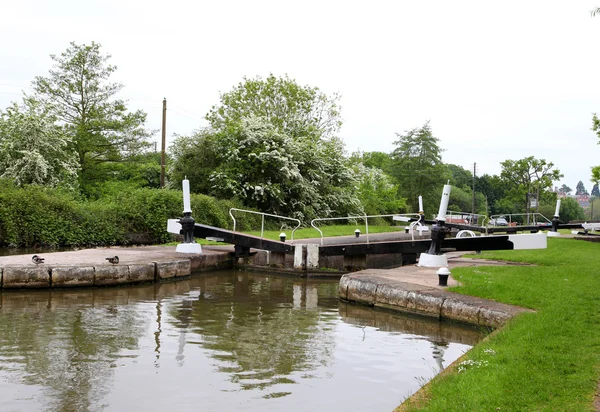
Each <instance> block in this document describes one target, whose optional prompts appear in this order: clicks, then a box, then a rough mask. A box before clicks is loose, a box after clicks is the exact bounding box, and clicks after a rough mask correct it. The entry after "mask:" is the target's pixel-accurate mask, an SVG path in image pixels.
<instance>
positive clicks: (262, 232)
mask: <svg viewBox="0 0 600 412" xmlns="http://www.w3.org/2000/svg"><path fill="white" fill-rule="evenodd" d="M234 210H235V211H236V212H245V213H253V214H255V215H261V216H262V219H261V226H260V238H261V239H262V238H263V237H264V233H265V216H270V217H276V218H278V219H285V220H293V221H295V222H298V225H297V226H296V227H295V228H294V229H293V230H292V238H291V239H290V240H294V232H295V231H296V229H298V228H299V227H300V225H301V224H302V222H300V220H299V219H295V218H293V217H287V216H279V215H272V214H270V213H264V212H256V211H254V210H246V209H237V208H235V207H232V208H230V209H229V216H231V219H233V231H234V232H235V227H236V223H237V222H236V220H235V217H234V216H233V213H231V212H232V211H234Z"/></svg>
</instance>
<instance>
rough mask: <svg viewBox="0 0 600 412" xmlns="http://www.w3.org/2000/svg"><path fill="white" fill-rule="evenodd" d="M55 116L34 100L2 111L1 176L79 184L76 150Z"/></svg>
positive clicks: (18, 181) (47, 183)
mask: <svg viewBox="0 0 600 412" xmlns="http://www.w3.org/2000/svg"><path fill="white" fill-rule="evenodd" d="M55 121H56V119H55V117H54V116H53V115H52V114H50V113H48V111H47V110H45V107H43V105H41V104H40V103H39V102H38V101H36V100H34V99H25V100H24V104H23V105H22V106H18V105H17V104H16V103H13V105H12V106H10V107H8V108H7V109H6V111H5V112H2V111H0V173H1V174H0V177H1V178H8V179H13V180H14V182H15V183H16V184H17V185H19V186H22V185H25V184H36V185H40V186H50V187H55V186H62V187H68V188H74V187H75V186H76V183H77V171H78V167H79V165H78V163H77V157H76V153H75V152H73V151H72V150H71V149H70V148H69V147H68V146H69V143H70V140H69V138H68V136H66V135H65V134H64V133H63V131H62V130H61V128H60V127H58V126H57V125H56V124H55Z"/></svg>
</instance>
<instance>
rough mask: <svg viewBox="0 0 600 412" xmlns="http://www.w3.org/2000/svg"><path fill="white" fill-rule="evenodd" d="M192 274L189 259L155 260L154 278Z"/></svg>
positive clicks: (161, 278)
mask: <svg viewBox="0 0 600 412" xmlns="http://www.w3.org/2000/svg"><path fill="white" fill-rule="evenodd" d="M191 274H192V264H191V262H190V261H189V259H185V260H175V261H170V262H156V279H157V280H164V279H173V278H179V277H184V276H190V275H191Z"/></svg>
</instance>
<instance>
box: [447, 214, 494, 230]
mask: <svg viewBox="0 0 600 412" xmlns="http://www.w3.org/2000/svg"><path fill="white" fill-rule="evenodd" d="M448 216H450V219H452V216H460V217H461V218H463V219H465V216H466V217H467V219H466V220H468V222H469V224H473V222H474V221H475V220H476V221H477V222H479V219H480V218H481V224H479V226H485V225H486V223H487V222H486V220H489V219H490V218H489V217H487V216H486V215H482V214H479V213H470V212H456V211H452V210H448V211H447V212H446V218H447V217H448ZM474 218H476V219H474ZM447 221H448V220H446V222H447Z"/></svg>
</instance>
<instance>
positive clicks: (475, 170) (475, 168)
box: [471, 163, 477, 214]
mask: <svg viewBox="0 0 600 412" xmlns="http://www.w3.org/2000/svg"><path fill="white" fill-rule="evenodd" d="M475 173H477V163H473V204H472V205H471V213H473V214H475Z"/></svg>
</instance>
